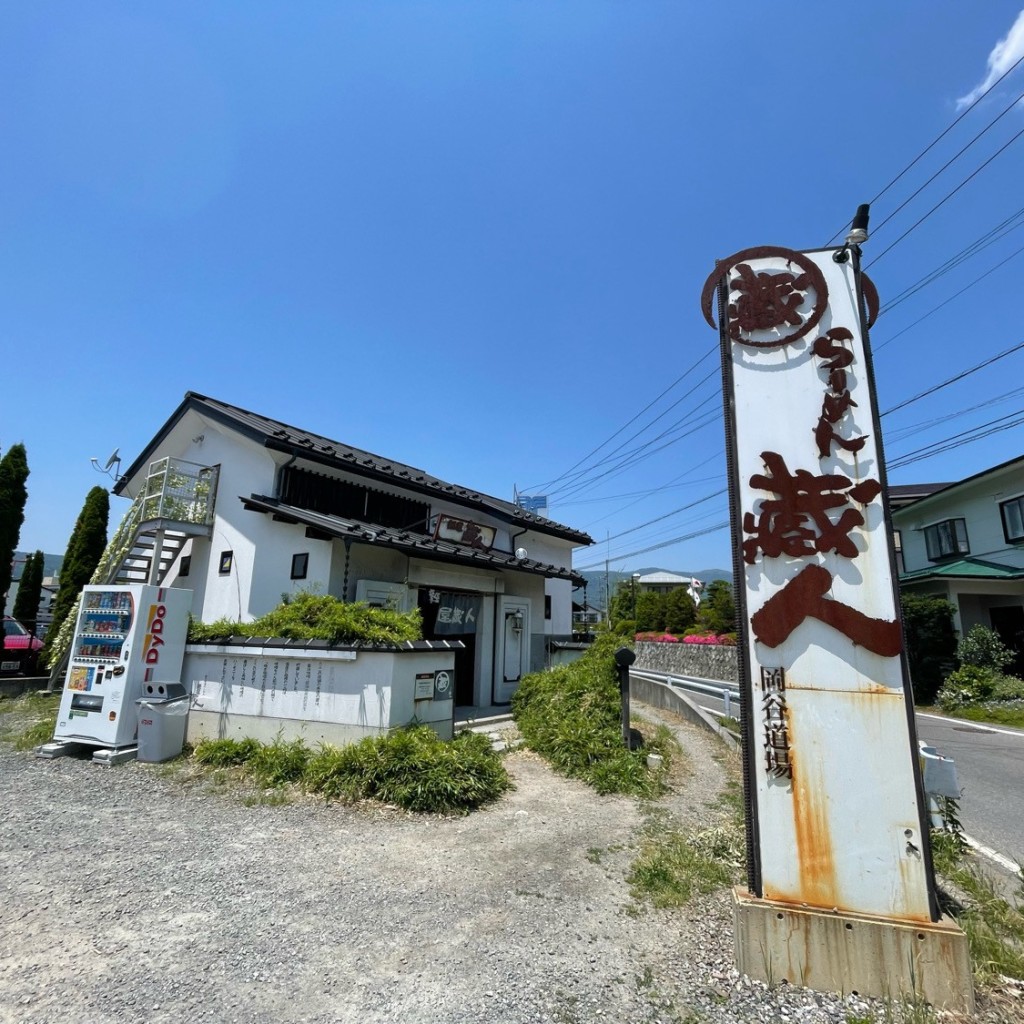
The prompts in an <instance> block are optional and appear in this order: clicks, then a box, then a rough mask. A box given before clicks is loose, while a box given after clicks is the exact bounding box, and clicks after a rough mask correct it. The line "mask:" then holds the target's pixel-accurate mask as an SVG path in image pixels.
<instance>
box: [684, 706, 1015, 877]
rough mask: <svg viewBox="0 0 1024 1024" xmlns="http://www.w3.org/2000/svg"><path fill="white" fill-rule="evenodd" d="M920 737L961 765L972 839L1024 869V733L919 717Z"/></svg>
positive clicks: (719, 710)
mask: <svg viewBox="0 0 1024 1024" xmlns="http://www.w3.org/2000/svg"><path fill="white" fill-rule="evenodd" d="M688 695H689V696H690V697H693V698H695V699H696V701H697V703H698V704H699V705H700V706H701V707H702V708H704V710H705V711H708V712H710V713H711V714H713V715H722V714H724V713H725V708H724V705H723V703H722V701H721V700H719V699H717V698H715V697H712V696H710V695H707V694H693V693H689V694H688ZM735 715H736V710H735V708H734V709H733V716H735ZM917 736H918V739H921V740H924V741H925V742H926V743H929V744H931V746H933V747H935V749H936V750H937V751H938V752H939V753H940V754H942V755H943V756H944V757H951V758H953V759H954V760H955V761H956V770H957V782H958V784H959V786H960V790H961V793H962V794H963V795H962V797H961V799H960V818H961V821H962V823H963V826H964V830H965V831H966V832H967V834H968V835H969V836H970V837H971V838H972V839H974V840H975V841H976V842H978V843H980V844H981V845H983V846H985V847H988V848H989V849H990V850H993V851H995V852H996V853H998V854H1000V855H1001V856H1002V857H1004V858H1006V859H1008V860H1010V861H1013V862H1015V863H1016V864H1024V729H1008V728H1006V727H1005V726H995V725H992V726H989V725H982V724H981V723H978V722H966V721H961V720H958V719H952V718H942V717H940V716H938V715H923V714H919V715H917Z"/></svg>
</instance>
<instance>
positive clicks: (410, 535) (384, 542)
mask: <svg viewBox="0 0 1024 1024" xmlns="http://www.w3.org/2000/svg"><path fill="white" fill-rule="evenodd" d="M239 500H240V501H241V502H242V504H243V505H244V506H245V508H247V509H249V510H250V511H253V512H265V513H269V514H270V515H272V516H273V517H274V518H275V519H276V520H278V521H280V522H285V523H291V524H293V525H303V526H305V527H306V528H307V529H309V530H313V531H316V532H319V533H321V534H323V535H324V536H327V537H337V538H338V539H340V540H349V541H355V542H357V543H362V544H374V545H380V546H382V547H389V548H394V549H396V550H398V551H402V552H404V553H405V554H407V555H413V556H419V557H423V558H434V559H437V560H439V561H443V562H451V563H453V564H456V565H471V566H475V567H476V568H479V569H491V570H507V571H514V572H526V573H530V574H532V575H534V576H543V577H545V578H546V579H560V580H570V581H571V582H573V583H575V584H577V585H581V584H582V583H583V577H582V576H580V575H579V573H575V572H573V571H572V569H566V568H564V567H562V566H558V565H550V564H545V563H543V562H538V561H535V560H534V559H532V558H516V556H515V555H512V554H507V553H505V552H501V551H484V550H481V549H479V548H471V547H469V546H467V545H465V544H454V543H452V542H451V541H445V540H437V539H435V538H433V537H430V536H428V535H426V534H423V533H416V532H414V531H412V530H398V529H394V528H393V527H389V526H379V525H377V524H376V523H364V522H360V521H359V520H356V519H352V518H350V517H349V518H342V517H341V516H332V515H326V514H325V513H323V512H313V511H311V510H310V509H304V508H298V507H297V506H295V505H286V504H284V503H283V502H281V501H278V500H277V499H276V498H271V497H268V496H267V495H263V494H252V495H250V496H249V497H247V498H246V497H242V496H241V495H239Z"/></svg>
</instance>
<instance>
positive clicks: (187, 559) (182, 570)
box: [178, 555, 192, 576]
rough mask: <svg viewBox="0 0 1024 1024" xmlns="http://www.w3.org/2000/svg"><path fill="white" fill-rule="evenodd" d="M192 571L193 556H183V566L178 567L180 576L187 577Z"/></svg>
mask: <svg viewBox="0 0 1024 1024" xmlns="http://www.w3.org/2000/svg"><path fill="white" fill-rule="evenodd" d="M191 571H192V556H191V555H182V556H181V565H179V566H178V575H179V576H187V575H188V574H189V573H190V572H191Z"/></svg>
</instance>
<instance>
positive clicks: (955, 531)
mask: <svg viewBox="0 0 1024 1024" xmlns="http://www.w3.org/2000/svg"><path fill="white" fill-rule="evenodd" d="M924 543H925V547H926V548H927V550H928V558H929V560H930V561H932V562H939V561H941V560H942V559H944V558H955V557H956V556H957V555H967V554H970V551H971V546H970V545H969V544H968V543H967V523H966V522H965V521H964V520H963V519H944V520H943V521H942V522H941V523H932V525H931V526H926V527H925V528H924Z"/></svg>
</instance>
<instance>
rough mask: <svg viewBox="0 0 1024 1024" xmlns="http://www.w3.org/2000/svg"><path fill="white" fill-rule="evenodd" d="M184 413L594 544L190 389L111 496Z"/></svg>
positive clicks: (505, 504)
mask: <svg viewBox="0 0 1024 1024" xmlns="http://www.w3.org/2000/svg"><path fill="white" fill-rule="evenodd" d="M190 409H193V410H195V411H196V412H198V413H199V414H200V415H202V416H206V417H208V418H210V419H212V420H214V421H216V422H219V423H222V424H224V425H225V426H228V427H232V428H233V429H235V430H237V431H239V432H240V433H242V434H244V435H246V436H247V437H249V438H251V439H252V440H254V441H258V442H260V443H261V444H263V445H265V446H266V447H267V448H273V449H275V450H277V451H284V452H288V453H293V454H296V455H298V456H300V457H301V458H304V459H308V460H310V461H312V462H318V463H320V464H321V465H325V466H331V467H334V468H337V469H345V470H348V471H349V472H351V473H357V474H359V475H360V476H364V477H370V478H373V479H376V480H385V481H388V482H390V483H392V484H397V485H399V486H401V487H404V488H408V489H409V490H413V491H418V492H420V493H422V494H432V495H437V496H438V497H441V498H444V499H446V500H448V501H451V502H454V503H456V504H459V505H463V506H465V507H467V508H476V509H480V510H481V511H483V512H487V513H490V514H491V515H495V516H497V517H498V518H500V519H503V520H505V521H507V522H510V523H516V524H518V525H519V526H521V527H523V528H524V529H525V528H528V529H531V530H535V531H537V532H539V533H547V534H550V535H552V536H555V537H561V538H562V539H564V540H570V541H574V542H575V543H576V544H593V543H594V541H593V538H592V537H590V536H589V534H586V533H584V532H583V531H582V530H574V529H572V527H569V526H563V525H562V524H561V523H556V522H554V521H553V520H551V519H545V518H544V517H543V516H538V515H535V514H534V513H533V512H527V511H526V510H525V509H522V508H519V506H518V505H515V504H514V503H513V502H511V501H505V500H503V499H502V498H495V497H493V496H492V495H489V494H481V493H480V492H478V491H474V490H471V489H470V488H468V487H461V486H459V485H458V484H450V483H447V482H446V481H444V480H439V479H438V478H437V477H434V476H431V475H430V474H429V473H426V472H424V471H423V470H422V469H416V468H415V467H413V466H406V465H404V464H403V463H401V462H395V461H393V460H391V459H385V458H383V457H382V456H380V455H374V454H372V453H371V452H366V451H363V450H362V449H360V448H353V447H352V446H351V445H347V444H342V443H341V442H340V441H332V440H331V439H330V438H328V437H322V436H321V435H319V434H311V433H309V431H306V430H300V429H299V428H298V427H293V426H290V425H289V424H287V423H282V422H280V421H279V420H272V419H270V418H269V417H267V416H261V415H260V414H259V413H255V412H249V411H248V410H247V409H242V408H239V407H238V406H237V405H229V404H228V403H227V402H221V401H219V400H218V399H216V398H208V397H207V396H205V395H200V394H197V393H196V392H195V391H189V392H186V394H185V398H184V401H182V403H181V405H179V406H178V408H177V409H176V410H175V411H174V413H173V414H172V415H171V417H170V419H169V420H168V421H167V422H166V423H165V424H164V426H163V427H162V428H161V430H160V432H159V433H158V434H157V435H156V437H155V438H154V439H153V440H152V441H151V442H150V444H149V446H148V447H147V448H146V450H145V451H143V452H142V454H141V455H140V456H139V457H138V458H137V459H136V460H135V462H133V463H132V465H131V466H130V467H129V468H128V469H127V470H126V471H125V473H124V475H123V476H122V478H121V481H119V482H118V485H117V486H116V487H115V488H114V490H115V493H118V494H119V493H120V488H121V482H122V481H127V480H129V479H131V478H132V477H133V476H134V475H135V474H136V473H137V472H139V470H140V469H142V468H143V467H144V466H146V465H148V464H149V461H150V453H151V452H152V450H153V449H154V448H156V447H157V445H158V444H159V442H160V441H161V440H162V439H163V438H164V437H165V436H166V435H167V434H168V433H169V432H170V430H171V428H172V427H173V426H174V424H175V423H176V422H177V421H178V420H179V419H180V418H181V417H182V416H183V415H184V414H185V413H186V412H188V411H189V410H190Z"/></svg>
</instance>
